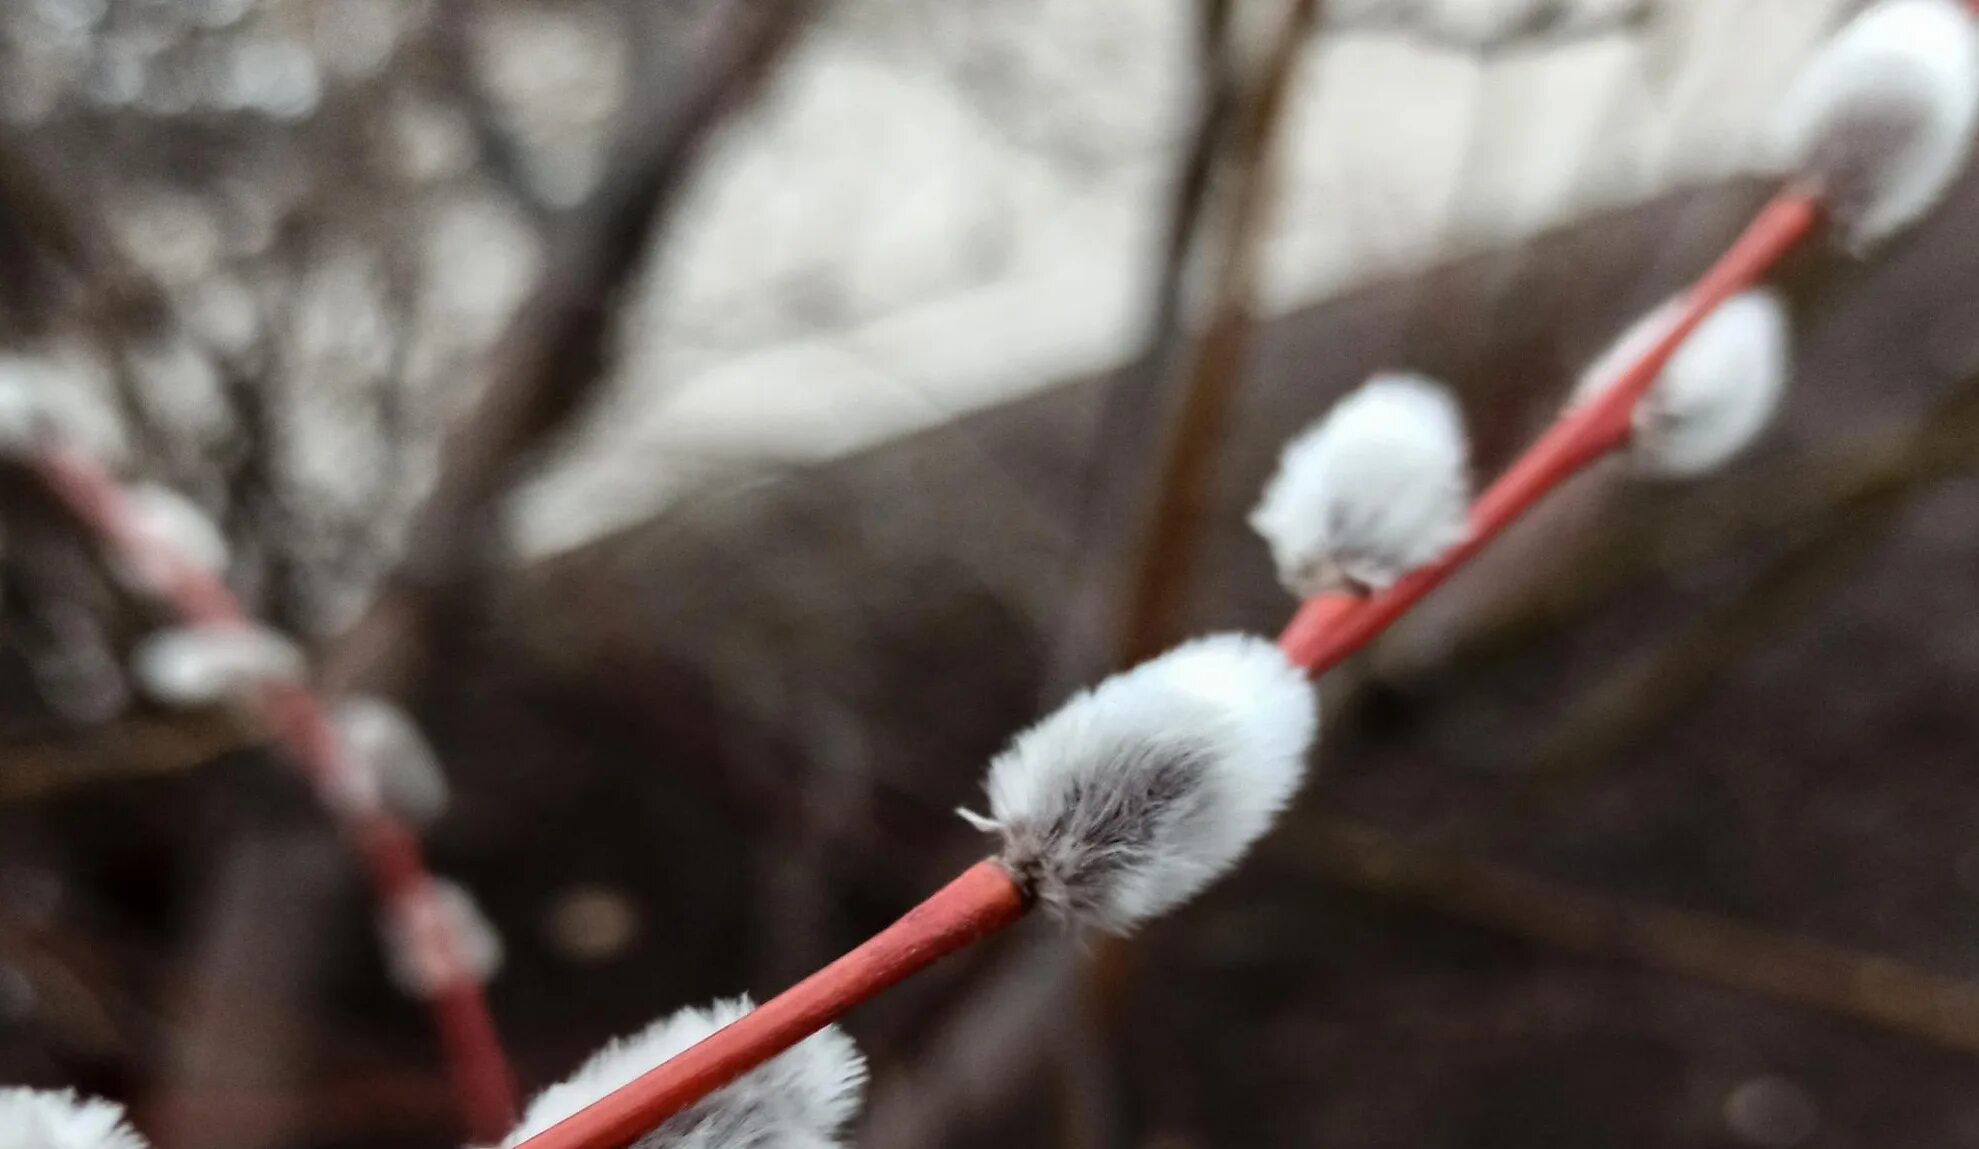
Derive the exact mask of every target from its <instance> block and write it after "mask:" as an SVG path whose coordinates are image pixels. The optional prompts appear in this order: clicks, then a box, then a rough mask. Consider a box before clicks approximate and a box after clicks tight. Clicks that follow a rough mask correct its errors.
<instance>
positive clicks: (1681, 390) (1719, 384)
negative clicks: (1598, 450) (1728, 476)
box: [1574, 290, 1792, 479]
mask: <svg viewBox="0 0 1979 1149" xmlns="http://www.w3.org/2000/svg"><path fill="white" fill-rule="evenodd" d="M1677 307H1678V304H1677V303H1675V302H1671V303H1667V304H1665V305H1663V306H1662V307H1660V308H1658V309H1657V310H1655V311H1653V312H1651V313H1650V314H1649V315H1648V316H1646V317H1645V318H1643V319H1642V320H1640V321H1638V322H1637V323H1636V324H1635V326H1633V327H1631V328H1629V330H1628V331H1627V332H1625V333H1624V334H1623V335H1622V336H1621V338H1619V339H1617V340H1616V341H1615V343H1614V345H1613V346H1612V347H1610V348H1609V349H1608V350H1607V351H1606V352H1604V353H1602V355H1601V357H1600V358H1598V359H1597V360H1595V362H1594V363H1593V364H1592V365H1591V366H1590V367H1588V369H1587V370H1586V371H1585V372H1584V373H1583V374H1582V376H1581V381H1580V385H1579V387H1578V388H1577V389H1576V390H1575V392H1574V402H1576V403H1582V402H1587V401H1589V400H1591V399H1593V398H1594V397H1595V396H1596V395H1598V394H1600V393H1601V392H1602V391H1603V390H1605V389H1606V388H1607V387H1608V386H1609V385H1610V384H1612V383H1613V382H1614V381H1615V380H1616V379H1617V378H1618V377H1619V376H1620V375H1621V374H1622V373H1623V372H1624V371H1625V370H1626V369H1627V368H1628V366H1629V364H1631V363H1633V362H1634V361H1635V360H1636V359H1638V358H1639V357H1640V356H1641V354H1642V353H1643V351H1644V350H1645V349H1647V348H1648V347H1649V346H1650V345H1651V344H1653V343H1655V342H1656V340H1657V338H1658V337H1659V336H1660V335H1661V333H1662V332H1663V331H1664V330H1665V329H1666V328H1667V327H1668V325H1669V324H1670V322H1671V321H1672V320H1673V319H1674V317H1675V314H1676V311H1677ZM1790 337H1791V325H1790V321H1789V320H1788V317H1787V310H1786V307H1785V305H1784V304H1783V303H1782V302H1781V301H1780V298H1779V296H1778V294H1777V293H1775V292H1773V291H1770V290H1760V291H1748V292H1746V293H1744V294H1742V295H1738V296H1734V297H1733V298H1731V299H1729V300H1727V301H1725V303H1724V304H1723V305H1721V306H1720V307H1719V308H1718V309H1717V310H1716V311H1714V312H1712V313H1711V314H1710V316H1709V317H1707V318H1706V319H1705V320H1704V322H1702V323H1700V324H1699V325H1698V326H1697V328H1696V329H1695V330H1694V331H1692V332H1691V334H1690V337H1689V338H1688V339H1686V340H1684V342H1683V344H1682V345H1681V346H1679V347H1678V348H1677V351H1676V353H1675V354H1674V355H1672V356H1671V357H1670V361H1669V363H1668V364H1666V365H1665V366H1664V368H1663V372H1662V374H1660V375H1658V376H1657V377H1656V381H1655V383H1653V384H1652V385H1651V386H1650V389H1649V391H1648V392H1647V393H1645V394H1644V395H1643V397H1642V400H1641V402H1639V403H1637V404H1636V408H1635V411H1634V413H1633V415H1632V416H1631V420H1630V435H1629V445H1628V453H1629V460H1630V462H1631V464H1632V465H1633V466H1634V468H1635V470H1636V471H1637V472H1638V473H1640V474H1642V475H1645V476H1650V477H1655V478H1671V479H1676V478H1690V477H1694V476H1697V475H1702V474H1705V473H1707V472H1710V471H1713V470H1716V469H1718V468H1719V467H1722V466H1724V465H1725V464H1726V463H1728V462H1730V461H1731V460H1732V459H1733V458H1734V457H1735V456H1737V455H1738V454H1739V453H1740V452H1741V451H1743V450H1745V449H1746V448H1747V447H1748V446H1750V445H1751V444H1752V442H1753V441H1754V440H1755V439H1757V438H1758V437H1759V435H1760V434H1761V433H1762V432H1763V431H1764V430H1765V429H1766V426H1767V424H1768V423H1769V422H1770V421H1771V420H1772V417H1773V412H1774V411H1775V410H1776V409H1777V408H1778V407H1779V403H1780V397H1781V395H1782V394H1783V393H1784V392H1785V391H1786V384H1787V376H1788V373H1789V368H1790V363H1791V358H1792V350H1791V347H1790V346H1789V344H1790Z"/></svg>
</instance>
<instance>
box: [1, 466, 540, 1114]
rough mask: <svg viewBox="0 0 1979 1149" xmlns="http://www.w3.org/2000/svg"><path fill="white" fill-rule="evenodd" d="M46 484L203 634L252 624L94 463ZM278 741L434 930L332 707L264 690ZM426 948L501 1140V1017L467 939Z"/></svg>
mask: <svg viewBox="0 0 1979 1149" xmlns="http://www.w3.org/2000/svg"><path fill="white" fill-rule="evenodd" d="M31 465H32V466H33V468H34V470H35V472H36V474H38V475H39V476H40V478H41V480H42V482H43V483H44V484H45V485H46V486H47V487H48V489H49V490H50V491H52V492H53V493H54V494H55V495H56V497H58V498H59V499H61V500H62V501H63V503H64V504H66V505H67V506H68V507H69V509H70V510H71V511H73V512H74V513H75V515H76V517H77V518H78V519H80V520H81V521H82V522H83V523H84V524H85V525H86V526H88V527H89V528H90V529H91V530H92V531H94V532H95V533H96V535H97V536H98V538H99V539H101V541H102V542H103V544H104V546H105V547H106V548H107V549H109V550H110V551H112V552H113V553H115V554H117V555H119V556H122V557H123V558H125V559H126V560H127V561H128V562H130V564H131V565H132V566H133V567H135V568H136V569H139V570H160V571H162V579H161V580H160V584H159V588H158V589H159V590H160V592H161V594H162V597H163V598H164V600H165V601H166V603H167V604H168V605H170V606H171V608H172V609H173V611H174V612H176V613H177V614H178V615H179V617H180V618H181V619H183V620H185V621H186V622H188V623H191V624H194V625H203V626H245V625H248V624H249V623H250V622H251V617H250V615H249V614H248V612H247V610H246V608H245V607H243V606H242V605H241V602H240V600H239V599H237V598H235V597H234V595H233V592H232V591H230V590H228V589H227V585H226V583H224V582H222V581H221V580H220V579H219V578H218V577H217V576H216V575H214V574H213V573H212V572H210V571H208V570H206V569H204V568H203V567H201V566H199V565H198V564H197V563H194V562H191V561H189V560H188V559H187V558H186V557H185V556H184V555H182V554H179V553H178V552H177V551H175V550H173V549H171V548H170V547H169V546H165V545H161V544H160V543H159V542H158V540H156V539H154V538H152V537H150V536H148V535H146V534H145V533H144V532H143V531H142V530H141V529H140V528H139V526H138V523H137V520H136V519H135V517H133V515H132V513H131V510H130V505H129V502H128V500H127V499H126V498H125V495H124V491H123V488H122V487H121V486H119V485H118V483H117V481H116V479H115V478H113V477H112V476H111V475H110V474H109V473H108V472H107V471H105V470H103V468H102V467H100V466H98V465H97V464H96V463H95V462H94V461H93V460H92V459H90V458H89V457H88V456H87V455H84V454H82V453H81V452H79V451H76V450H75V449H73V448H70V447H66V446H60V445H57V446H51V447H48V448H45V449H43V450H40V451H38V452H36V454H35V455H34V456H33V458H32V459H31ZM256 697H257V701H258V702H259V703H260V706H261V709H262V711H263V713H264V714H265V715H266V716H267V719H268V723H269V727H270V729H271V730H272V732H273V734H274V736H275V738H276V739H277V741H279V742H280V743H281V745H282V746H283V748H284V749H285V750H286V751H287V752H288V755H289V757H290V758H291V759H293V760H294V762H295V763H296V765H298V766H299V767H300V768H301V769H302V771H303V773H304V774H305V775H306V776H307V777H308V779H309V781H310V783H311V784H312V786H313V787H314V788H315V790H316V792H317V794H318V795H319V797H321V799H322V800H323V803H324V805H325V806H326V807H327V808H328V809H329V811H330V813H331V815H332V816H333V817H334V818H335V819H336V820H337V822H338V824H339V827H340V829H341V830H342V831H343V833H344V836H345V837H346V839H347V840H349V841H350V843H351V844H352V848H353V849H354V850H355V851H356V853H357V855H358V858H359V860H360V861H361V862H362V863H363V866H364V870H365V873H366V875H367V877H368V878H369V879H370V882H371V886H372V888H373V890H374V891H375V892H376V895H377V898H378V901H379V902H380V903H381V904H382V905H383V906H384V907H385V911H386V913H388V914H390V915H392V916H393V918H394V919H395V920H396V921H398V922H399V923H400V928H401V932H405V933H407V934H408V935H409V934H411V933H412V932H413V931H415V930H418V929H420V927H421V925H422V923H423V922H424V921H425V915H423V914H422V913H421V902H422V900H423V899H425V898H426V897H427V896H428V893H429V891H430V888H431V885H432V879H431V876H430V875H429V874H428V872H427V869H426V863H425V860H424V858H423V857H422V856H421V854H420V849H419V843H418V839H417V838H416V837H415V836H414V835H413V833H412V831H411V830H409V829H407V828H406V826H405V825H404V823H402V822H400V821H399V820H398V819H397V818H396V817H394V816H393V815H392V813H391V812H390V811H388V810H385V809H383V808H382V807H379V806H378V805H377V804H376V803H375V802H353V801H351V800H350V796H351V795H353V794H355V793H357V792H359V790H360V788H361V787H360V784H359V783H358V781H357V780H356V778H355V774H356V767H355V766H354V765H353V764H352V762H351V761H350V759H349V758H348V757H347V751H346V750H345V749H344V746H343V743H342V740H341V739H339V738H338V736H337V733H336V728H335V727H334V726H333V725H332V724H331V722H330V719H329V716H328V714H327V713H326V711H325V710H324V707H323V704H322V703H321V702H320V701H319V700H318V699H317V698H316V696H315V695H314V694H312V693H311V692H310V691H309V690H308V689H307V688H305V687H303V686H300V685H297V684H295V683H287V682H274V683H269V684H267V685H265V686H263V687H261V688H260V689H259V691H258V692H257V696H256ZM427 941H428V942H429V943H430V944H432V945H433V946H435V947H437V950H438V954H439V956H440V959H441V962H442V963H443V965H444V966H445V967H446V968H448V969H450V970H451V971H453V976H450V977H447V978H445V979H444V982H443V984H442V985H441V986H440V987H439V988H438V989H437V990H436V991H435V992H434V993H433V994H432V995H431V996H429V997H428V998H427V1007H428V1009H429V1010H430V1011H431V1013H432V1016H433V1021H434V1028H435V1029H436V1030H437V1031H438V1033H439V1037H440V1047H441V1051H442V1053H443V1055H444V1057H445V1058H446V1063H447V1069H448V1074H449V1076H450V1077H451V1079H452V1082H453V1089H454V1094H455V1097H456V1099H457V1100H458V1102H459V1105H460V1109H461V1115H462V1116H463V1117H464V1118H465V1119H466V1123H467V1126H468V1129H469V1132H470V1133H471V1134H472V1135H473V1136H474V1137H476V1138H477V1139H484V1140H498V1139H500V1138H501V1137H502V1135H503V1134H505V1133H506V1132H507V1131H508V1130H509V1129H510V1128H512V1127H513V1126H514V1125H515V1120H516V1108H515V1084H514V1076H513V1074H511V1072H510V1070H509V1065H508V1059H507V1057H506V1056H505V1055H504V1054H503V1052H502V1046H501V1041H500V1038H499V1037H498V1036H497V1034H496V1030H495V1024H494V1018H493V1016H492V1015H491V1014H490V1013H489V1010H488V1003H487V1000H486V998H485V997H483V995H482V992H481V986H480V985H479V984H478V982H477V981H476V979H475V978H474V977H472V976H470V975H469V974H468V973H467V972H466V967H465V965H464V964H463V962H462V961H461V960H460V952H459V948H460V947H459V945H458V940H457V939H456V938H454V937H453V936H452V934H451V932H450V931H447V930H444V929H442V930H439V931H437V936H432V937H429V938H428V939H427Z"/></svg>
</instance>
